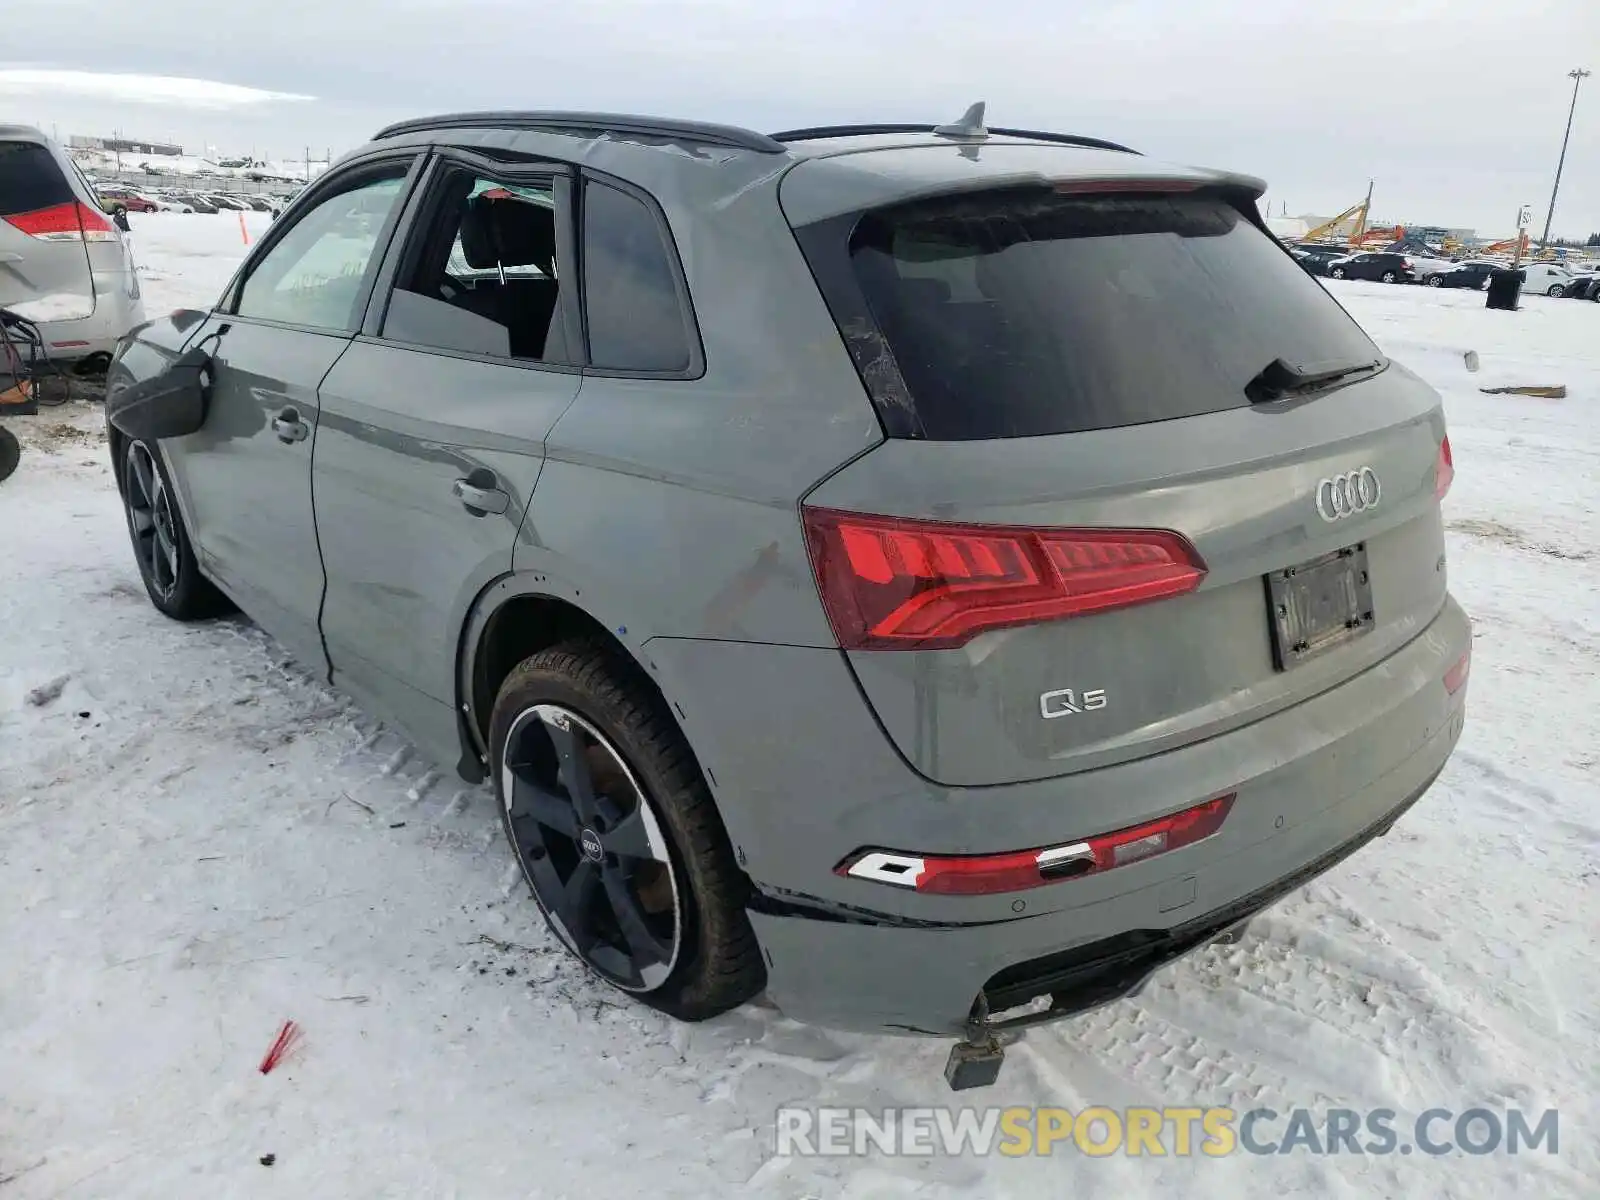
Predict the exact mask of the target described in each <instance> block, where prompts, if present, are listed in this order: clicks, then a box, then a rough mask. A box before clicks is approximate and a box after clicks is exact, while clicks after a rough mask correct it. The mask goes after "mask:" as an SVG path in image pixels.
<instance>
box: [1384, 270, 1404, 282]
mask: <svg viewBox="0 0 1600 1200" xmlns="http://www.w3.org/2000/svg"><path fill="white" fill-rule="evenodd" d="M1382 278H1383V281H1384V282H1385V283H1399V282H1400V277H1399V276H1398V275H1396V274H1395V273H1394V272H1393V271H1385V272H1384V273H1383V276H1382Z"/></svg>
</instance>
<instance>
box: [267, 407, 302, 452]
mask: <svg viewBox="0 0 1600 1200" xmlns="http://www.w3.org/2000/svg"><path fill="white" fill-rule="evenodd" d="M272 432H273V433H275V434H277V435H278V440H279V441H280V442H282V443H284V444H285V445H291V444H293V443H294V442H303V441H305V440H306V439H307V438H308V437H310V436H311V426H309V425H307V424H306V423H305V422H304V421H302V420H301V419H300V414H299V412H297V411H296V410H295V409H293V408H286V409H284V410H283V411H282V412H280V413H279V414H278V415H277V416H275V417H273V418H272Z"/></svg>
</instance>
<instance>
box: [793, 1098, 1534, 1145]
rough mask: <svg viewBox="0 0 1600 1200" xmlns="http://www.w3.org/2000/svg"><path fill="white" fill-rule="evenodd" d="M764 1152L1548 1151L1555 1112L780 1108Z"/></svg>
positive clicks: (1504, 1110) (1487, 1109)
mask: <svg viewBox="0 0 1600 1200" xmlns="http://www.w3.org/2000/svg"><path fill="white" fill-rule="evenodd" d="M775 1137H776V1142H777V1145H776V1147H775V1148H776V1151H777V1153H778V1154H779V1155H795V1156H839V1157H848V1156H865V1155H869V1154H882V1155H906V1156H917V1155H921V1156H929V1155H945V1156H956V1155H966V1154H971V1155H989V1154H1000V1155H1006V1156H1011V1157H1021V1156H1024V1155H1048V1154H1055V1153H1077V1154H1082V1155H1086V1156H1088V1157H1091V1158H1103V1157H1107V1156H1109V1155H1114V1154H1120V1155H1125V1156H1128V1157H1131V1158H1138V1157H1151V1158H1164V1157H1168V1156H1172V1157H1178V1158H1186V1157H1203V1158H1226V1157H1228V1156H1230V1155H1236V1154H1240V1153H1243V1154H1256V1155H1269V1154H1270V1155H1279V1154H1310V1155H1328V1154H1346V1155H1380V1156H1381V1155H1389V1154H1401V1155H1410V1154H1422V1155H1432V1156H1439V1155H1446V1154H1467V1155H1487V1154H1534V1153H1539V1154H1551V1155H1553V1154H1557V1153H1559V1152H1560V1116H1559V1113H1558V1111H1557V1110H1556V1109H1553V1108H1551V1109H1545V1110H1543V1111H1542V1112H1540V1113H1538V1114H1536V1115H1531V1114H1529V1113H1525V1112H1523V1111H1522V1110H1520V1109H1515V1108H1513V1109H1490V1108H1468V1109H1463V1110H1460V1111H1457V1110H1452V1109H1448V1108H1430V1109H1427V1110H1426V1111H1424V1112H1422V1113H1419V1114H1418V1115H1417V1116H1415V1117H1405V1118H1402V1117H1401V1116H1400V1115H1399V1114H1398V1113H1396V1112H1395V1110H1394V1109H1390V1108H1374V1109H1367V1110H1356V1109H1352V1108H1333V1109H1328V1110H1326V1111H1323V1112H1314V1111H1313V1110H1311V1109H1306V1108H1295V1109H1290V1110H1288V1111H1285V1112H1278V1111H1276V1110H1274V1109H1270V1108H1254V1109H1248V1110H1245V1111H1243V1112H1240V1111H1238V1110H1235V1109H1231V1108H1200V1107H1192V1108H1178V1107H1171V1108H1123V1109H1114V1108H1105V1107H1092V1108H1085V1109H1082V1110H1080V1111H1078V1112H1073V1111H1072V1110H1071V1109H1066V1108H1022V1107H1018V1108H986V1109H980V1108H959V1109H957V1108H886V1109H866V1108H826V1107H804V1106H793V1107H785V1108H780V1109H779V1110H778V1114H777V1124H776V1129H775Z"/></svg>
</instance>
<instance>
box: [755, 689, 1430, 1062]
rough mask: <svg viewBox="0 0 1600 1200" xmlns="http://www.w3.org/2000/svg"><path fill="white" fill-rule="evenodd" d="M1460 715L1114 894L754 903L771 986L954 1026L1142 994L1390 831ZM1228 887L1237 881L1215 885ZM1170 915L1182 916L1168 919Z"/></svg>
mask: <svg viewBox="0 0 1600 1200" xmlns="http://www.w3.org/2000/svg"><path fill="white" fill-rule="evenodd" d="M1460 727H1461V725H1460V721H1459V719H1457V720H1456V721H1455V722H1453V723H1452V725H1451V726H1450V727H1449V728H1448V729H1447V730H1446V731H1444V732H1442V733H1441V734H1440V735H1439V736H1438V737H1437V738H1435V739H1434V741H1432V742H1430V743H1429V744H1428V745H1427V746H1425V747H1423V749H1422V750H1420V751H1418V753H1417V755H1416V761H1415V762H1414V763H1411V764H1408V766H1407V768H1406V769H1405V770H1402V771H1397V772H1394V773H1391V775H1390V776H1385V777H1384V778H1383V779H1380V780H1378V781H1376V782H1375V783H1374V784H1373V786H1372V787H1370V788H1367V789H1365V790H1364V791H1363V792H1362V793H1361V794H1359V795H1357V796H1353V797H1351V798H1350V799H1349V800H1347V801H1346V802H1345V803H1344V804H1341V805H1338V806H1336V807H1335V808H1334V809H1332V810H1330V811H1328V812H1327V813H1325V814H1324V815H1323V817H1322V818H1321V819H1319V820H1318V821H1316V822H1313V823H1311V824H1309V825H1307V826H1302V827H1301V828H1300V829H1299V830H1297V831H1296V836H1292V837H1284V838H1281V839H1272V841H1271V842H1269V843H1268V844H1265V845H1260V846H1255V847H1251V848H1250V849H1249V850H1246V851H1241V852H1240V853H1239V854H1236V855H1234V856H1231V857H1230V858H1227V859H1223V860H1220V861H1218V862H1215V863H1212V864H1211V865H1210V866H1208V867H1207V868H1206V869H1205V870H1204V871H1203V872H1199V873H1194V874H1179V875H1176V876H1174V877H1173V878H1171V879H1169V880H1168V881H1166V882H1165V883H1163V884H1159V885H1152V886H1151V887H1149V888H1146V889H1143V890H1142V891H1140V892H1135V893H1132V894H1130V895H1126V896H1123V897H1119V898H1118V899H1117V901H1115V902H1113V903H1109V904H1104V905H1097V906H1094V907H1092V908H1089V909H1084V910H1079V909H1072V910H1066V911H1064V912H1058V913H1052V914H1050V915H1048V916H1044V917H1036V918H1029V919H1020V920H1015V921H1006V922H1001V923H999V924H995V925H978V926H948V927H943V928H923V929H919V928H901V927H895V926H890V925H881V924H846V923H841V922H829V921H823V920H817V919H808V918H805V917H797V916H777V915H772V914H767V913H760V912H756V913H752V914H751V919H752V921H753V923H754V925H755V929H756V934H757V937H758V938H759V939H760V941H761V945H762V948H763V950H764V951H765V953H766V954H767V958H768V979H769V982H768V993H769V995H770V996H771V997H772V999H773V1000H774V1002H775V1003H776V1004H777V1005H778V1006H779V1007H780V1008H781V1009H782V1010H783V1011H784V1012H785V1013H786V1014H787V1015H789V1016H791V1017H794V1018H796V1019H798V1020H803V1021H809V1022H813V1023H815V1024H819V1025H828V1026H832V1027H835V1028H841V1029H853V1030H859V1031H862V1032H870V1033H901V1034H905V1033H922V1034H933V1035H941V1034H942V1035H952V1036H961V1035H963V1034H964V1033H965V1032H966V1029H967V1021H968V1017H969V1014H970V1013H971V1012H972V1007H973V1004H974V1003H975V1001H976V1000H977V999H978V997H979V995H980V994H981V995H982V996H983V997H984V999H985V1002H986V1004H987V1007H988V1010H989V1011H990V1012H991V1013H994V1014H998V1013H1001V1012H1003V1011H1004V1010H1006V1009H1010V1008H1015V1007H1018V1006H1020V1005H1023V1004H1027V1003H1029V1002H1031V1001H1033V1000H1036V999H1038V998H1039V997H1044V996H1048V997H1049V998H1050V1006H1049V1007H1050V1010H1051V1011H1052V1012H1053V1013H1054V1014H1055V1015H1059V1016H1068V1015H1071V1014H1073V1013H1079V1012H1086V1011H1088V1010H1090V1009H1093V1008H1098V1007H1100V1006H1101V1005H1104V1004H1109V1003H1111V1002H1113V1001H1115V1000H1119V999H1122V998H1123V997H1126V996H1131V995H1136V994H1138V992H1139V991H1141V990H1142V989H1143V987H1144V985H1145V984H1146V983H1147V982H1148V981H1149V979H1150V977H1151V975H1153V974H1154V973H1155V972H1156V971H1158V970H1160V969H1161V968H1162V967H1164V966H1167V965H1168V964H1170V963H1172V962H1174V961H1175V960H1177V959H1179V958H1181V957H1183V956H1184V955H1186V954H1188V953H1190V952H1191V951H1194V950H1197V949H1199V948H1201V947H1203V946H1205V945H1207V944H1208V943H1210V942H1211V941H1212V940H1213V939H1215V938H1216V937H1217V936H1218V935H1220V934H1223V933H1225V932H1227V931H1228V930H1229V929H1232V928H1234V927H1236V926H1237V925H1239V924H1240V923H1242V922H1244V921H1247V920H1249V919H1250V918H1251V917H1252V916H1254V915H1255V914H1257V913H1259V912H1261V911H1262V910H1264V909H1266V908H1268V907H1270V906H1271V905H1272V904H1275V903H1276V902H1277V901H1278V900H1280V899H1282V898H1283V897H1284V896H1286V895H1288V894H1289V893H1291V892H1292V891H1294V890H1295V889H1296V888H1299V887H1301V886H1303V885H1304V884H1306V883H1308V882H1309V881H1310V880H1312V879H1314V878H1315V877H1316V876H1318V875H1320V874H1322V873H1323V872H1324V871H1327V870H1329V869H1331V868H1332V867H1334V866H1336V865H1337V864H1338V863H1340V862H1341V861H1343V860H1344V859H1345V858H1348V857H1349V856H1350V855H1352V854H1354V853H1355V852H1356V851H1357V850H1360V849H1361V848H1362V847H1363V846H1365V845H1366V844H1367V843H1368V842H1370V841H1372V840H1373V839H1374V838H1376V837H1379V836H1381V835H1383V834H1385V833H1387V832H1388V831H1389V828H1390V827H1391V826H1392V825H1393V824H1394V823H1395V821H1396V820H1397V819H1398V818H1399V817H1400V816H1401V814H1403V813H1404V812H1405V811H1406V809H1408V808H1410V807H1411V805H1412V804H1414V803H1415V802H1416V801H1417V800H1419V799H1420V798H1421V797H1422V795H1423V794H1424V793H1425V792H1426V791H1427V790H1428V788H1429V786H1430V785H1431V784H1432V783H1433V781H1434V779H1435V778H1436V777H1437V775H1438V773H1439V770H1440V767H1441V765H1442V763H1443V761H1444V759H1445V758H1446V757H1447V755H1448V754H1449V750H1450V747H1451V746H1453V745H1454V744H1455V739H1456V737H1457V736H1458V734H1459V730H1460ZM1418 772H1422V778H1421V779H1420V781H1418V780H1417V779H1416V775H1417V773H1418ZM1397 794H1398V796H1399V799H1398V802H1396V799H1395V797H1396V795H1397ZM1352 830H1354V832H1352ZM1229 892H1235V893H1237V894H1236V895H1233V896H1232V897H1231V898H1229V899H1221V897H1222V896H1224V895H1227V894H1228V893H1229ZM1200 893H1204V894H1206V895H1208V896H1210V897H1211V903H1212V904H1213V906H1212V907H1209V908H1205V909H1203V910H1202V911H1200V912H1198V913H1195V912H1193V910H1194V908H1195V907H1196V905H1195V903H1194V902H1193V901H1192V900H1190V901H1187V902H1185V903H1182V904H1180V905H1179V906H1178V907H1177V908H1169V907H1168V906H1169V904H1171V903H1172V902H1174V901H1181V900H1185V898H1186V897H1190V896H1194V895H1197V894H1200ZM1219 901H1220V902H1219ZM1175 917H1176V918H1180V920H1178V922H1177V923H1172V919H1173V918H1175Z"/></svg>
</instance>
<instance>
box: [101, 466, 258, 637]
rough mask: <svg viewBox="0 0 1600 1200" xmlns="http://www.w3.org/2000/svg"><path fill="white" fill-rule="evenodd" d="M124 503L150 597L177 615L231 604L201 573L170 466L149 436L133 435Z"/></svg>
mask: <svg viewBox="0 0 1600 1200" xmlns="http://www.w3.org/2000/svg"><path fill="white" fill-rule="evenodd" d="M122 505H123V509H124V511H126V513H127V516H128V535H129V536H130V537H131V538H132V539H133V556H134V559H135V561H137V562H138V564H139V575H140V577H141V578H142V579H143V580H144V590H145V591H146V592H147V593H149V596H150V603H152V604H154V605H155V606H156V608H157V609H159V610H160V611H161V612H162V613H164V614H165V615H167V616H169V617H171V618H173V620H176V621H198V620H202V619H203V618H206V617H216V616H220V615H222V614H223V613H225V612H227V611H229V610H230V609H231V608H232V607H233V606H232V604H231V603H230V602H229V601H228V599H227V598H226V597H225V596H224V595H223V594H222V593H221V592H219V591H218V590H217V588H216V585H214V584H213V583H212V582H211V581H210V580H209V579H207V578H206V577H205V576H204V575H202V574H201V573H200V564H199V562H198V561H197V560H196V558H195V553H194V546H193V545H192V544H191V543H190V541H189V534H188V531H187V530H185V529H184V527H183V519H182V518H181V517H180V516H179V513H178V505H177V502H176V501H175V500H174V499H173V496H172V485H171V483H170V481H169V480H168V479H167V474H166V468H165V467H164V466H163V465H162V462H161V456H160V454H158V453H157V452H156V450H155V448H154V447H153V446H151V445H150V444H149V443H147V442H138V441H131V442H129V443H128V444H127V449H126V450H125V451H124V453H123V459H122Z"/></svg>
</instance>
